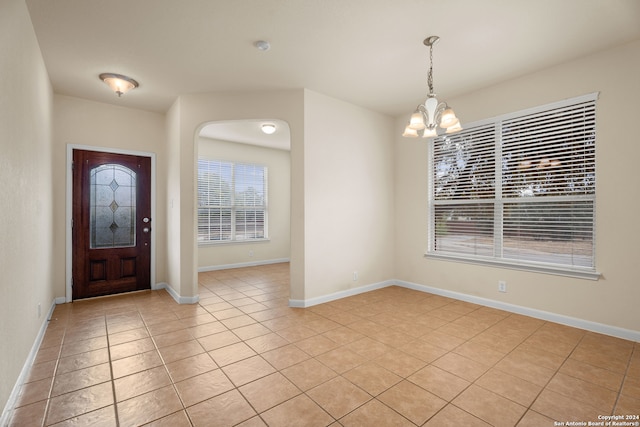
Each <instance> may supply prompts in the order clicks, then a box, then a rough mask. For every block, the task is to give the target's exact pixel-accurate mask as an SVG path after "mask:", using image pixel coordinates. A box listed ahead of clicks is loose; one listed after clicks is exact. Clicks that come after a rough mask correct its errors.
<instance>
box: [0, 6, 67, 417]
mask: <svg viewBox="0 0 640 427" xmlns="http://www.w3.org/2000/svg"><path fill="white" fill-rule="evenodd" d="M52 99H53V92H52V90H51V85H50V83H49V78H48V76H47V72H46V69H45V67H44V63H43V60H42V56H41V54H40V50H39V48H38V43H37V41H36V38H35V35H34V32H33V28H32V26H31V20H30V18H29V14H28V12H27V7H26V5H25V3H24V1H22V0H8V1H2V2H1V3H0V183H1V184H0V200H2V214H1V215H0V218H1V220H0V291H1V292H2V298H0V325H1V326H0V343H1V344H0V408H4V407H5V404H6V402H7V400H8V399H9V396H10V394H11V391H12V389H13V386H14V384H16V380H17V379H18V377H19V375H20V372H21V370H22V367H23V366H24V364H25V360H26V359H27V355H28V354H29V352H30V350H31V348H32V346H33V345H34V340H35V339H36V337H37V335H38V331H39V330H40V328H41V327H42V325H43V324H44V322H45V321H46V317H47V313H48V311H49V309H50V308H51V307H52V304H53V301H54V298H55V297H56V296H57V295H56V294H55V293H54V291H53V286H52V280H53V270H54V263H53V261H54V260H53V240H54V235H53V229H54V227H55V224H54V221H53V217H54V212H53V191H54V184H53V182H52V181H51V170H52V159H51V153H52V123H51V114H52V113H51V111H52ZM38 305H40V309H41V314H40V316H38Z"/></svg>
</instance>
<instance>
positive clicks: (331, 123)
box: [293, 91, 394, 300]
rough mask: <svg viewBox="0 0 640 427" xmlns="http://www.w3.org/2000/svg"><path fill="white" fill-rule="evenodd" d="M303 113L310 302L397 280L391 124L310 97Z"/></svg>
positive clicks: (349, 106)
mask: <svg viewBox="0 0 640 427" xmlns="http://www.w3.org/2000/svg"><path fill="white" fill-rule="evenodd" d="M304 111H305V130H304V131H305V137H304V145H305V153H304V182H305V186H304V198H305V229H304V234H305V254H306V257H305V264H304V268H305V295H304V296H305V298H304V299H307V300H308V299H310V298H318V297H322V296H326V295H329V294H332V293H336V292H341V291H347V290H349V289H353V288H357V287H360V286H364V285H370V284H374V283H378V282H383V281H385V280H388V279H391V278H393V262H394V261H393V251H394V239H393V233H394V230H393V228H394V208H393V204H394V196H393V190H394V187H393V155H394V154H393V143H392V141H393V119H391V118H390V117H388V116H384V115H382V114H378V113H374V112H372V111H369V110H366V109H364V108H360V107H357V106H354V105H352V104H349V103H346V102H343V101H340V100H337V99H335V98H330V97H328V96H324V95H321V94H318V93H315V92H312V91H306V92H305V103H304ZM296 178H297V176H295V175H294V176H293V179H296ZM354 272H357V280H353V279H354ZM294 299H295V298H294Z"/></svg>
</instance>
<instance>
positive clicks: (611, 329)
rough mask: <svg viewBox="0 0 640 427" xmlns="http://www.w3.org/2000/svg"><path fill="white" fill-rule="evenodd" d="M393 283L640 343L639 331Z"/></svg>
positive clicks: (469, 296) (474, 297) (414, 285)
mask: <svg viewBox="0 0 640 427" xmlns="http://www.w3.org/2000/svg"><path fill="white" fill-rule="evenodd" d="M394 283H395V284H396V285H398V286H402V287H404V288H409V289H414V290H416V291H422V292H427V293H430V294H435V295H440V296H444V297H449V298H453V299H457V300H461V301H466V302H471V303H474V304H479V305H484V306H486V307H491V308H497V309H499V310H504V311H508V312H510V313H516V314H522V315H525V316H529V317H535V318H536V319H541V320H547V321H549V322H554V323H560V324H562V325H567V326H572V327H574V328H579V329H585V330H587V331H591V332H597V333H600V334H605V335H610V336H613V337H618V338H623V339H625V340H630V341H639V342H640V331H634V330H631V329H624V328H619V327H617V326H610V325H605V324H603V323H597V322H592V321H590V320H584V319H578V318H575V317H570V316H565V315H562V314H557V313H551V312H548V311H543V310H538V309H535V308H529V307H523V306H521V305H515V304H509V303H506V302H501V301H496V300H492V299H488V298H481V297H477V296H473V295H468V294H463V293H460V292H453V291H448V290H445V289H439V288H434V287H431V286H426V285H420V284H417V283H411V282H405V281H402V280H396V281H395V282H394Z"/></svg>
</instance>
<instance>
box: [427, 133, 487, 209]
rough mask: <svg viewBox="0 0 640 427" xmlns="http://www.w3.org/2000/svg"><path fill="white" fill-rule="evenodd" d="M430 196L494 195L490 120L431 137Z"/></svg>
mask: <svg viewBox="0 0 640 427" xmlns="http://www.w3.org/2000/svg"><path fill="white" fill-rule="evenodd" d="M433 144H434V146H433V159H432V161H433V182H434V200H468V199H486V198H494V197H495V126H494V125H493V124H491V125H489V126H484V127H480V128H474V129H472V130H468V131H462V132H460V133H457V134H454V135H452V136H449V135H445V136H442V137H439V138H436V139H434V141H433Z"/></svg>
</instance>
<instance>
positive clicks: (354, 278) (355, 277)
mask: <svg viewBox="0 0 640 427" xmlns="http://www.w3.org/2000/svg"><path fill="white" fill-rule="evenodd" d="M357 280H358V272H357V271H354V272H353V281H354V282H355V281H357Z"/></svg>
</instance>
